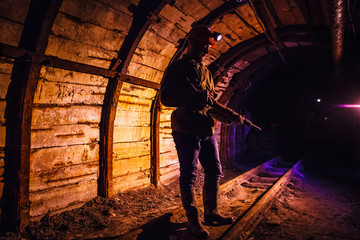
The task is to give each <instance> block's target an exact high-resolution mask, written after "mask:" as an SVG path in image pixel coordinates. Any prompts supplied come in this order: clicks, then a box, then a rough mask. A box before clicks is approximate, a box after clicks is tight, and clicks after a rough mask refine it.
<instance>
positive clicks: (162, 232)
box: [107, 157, 301, 240]
mask: <svg viewBox="0 0 360 240" xmlns="http://www.w3.org/2000/svg"><path fill="white" fill-rule="evenodd" d="M300 162H301V160H299V161H298V162H296V163H295V164H291V163H287V162H283V161H282V160H281V157H276V158H273V159H271V160H269V161H267V162H265V163H263V164H261V165H259V166H258V167H255V168H253V169H251V170H249V171H247V172H245V173H243V174H241V175H239V176H237V177H236V178H234V179H232V180H230V181H228V182H226V183H224V184H222V185H221V186H220V188H219V209H220V211H224V210H226V212H232V213H233V216H235V218H236V219H235V221H234V223H233V224H231V225H225V226H206V228H207V229H208V231H209V233H210V236H209V237H208V238H207V239H208V240H215V239H217V240H235V239H247V238H248V237H249V235H250V234H251V232H252V231H253V229H254V228H255V227H256V225H257V224H258V223H259V221H260V220H261V219H262V216H263V214H264V213H265V212H266V210H267V209H268V208H269V207H270V206H271V203H272V201H273V200H274V199H275V198H276V197H277V196H279V194H280V193H281V192H282V190H283V189H284V188H285V187H286V186H287V185H288V184H289V182H290V181H291V178H292V176H293V174H294V172H296V171H297V170H296V169H297V168H298V166H299V164H300ZM197 202H198V204H199V211H200V214H202V211H203V208H202V205H201V204H200V203H201V202H202V201H201V198H199V199H198V201H197ZM185 222H186V218H185V212H184V210H183V209H182V207H181V206H179V207H178V208H176V209H174V210H173V211H172V212H171V213H167V214H164V215H162V216H160V217H158V218H157V219H154V220H153V221H151V222H149V223H148V224H145V225H144V226H142V227H141V228H138V229H134V230H132V231H130V232H129V234H126V235H122V236H117V237H113V238H107V239H123V240H130V239H144V240H145V239H146V240H150V239H151V240H152V239H157V240H161V239H171V240H176V239H178V240H185V239H186V240H195V239H198V238H196V237H194V236H192V235H191V234H190V233H189V232H188V231H186V227H185Z"/></svg>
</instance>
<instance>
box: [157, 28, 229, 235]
mask: <svg viewBox="0 0 360 240" xmlns="http://www.w3.org/2000/svg"><path fill="white" fill-rule="evenodd" d="M220 38H221V35H220V34H218V33H216V32H213V31H212V30H211V29H210V28H209V27H208V26H204V25H198V26H195V27H193V28H192V29H191V30H190V32H189V33H188V34H187V35H186V38H185V40H184V42H183V43H182V46H181V48H180V47H179V50H178V52H179V51H180V55H182V56H181V57H179V59H177V60H175V61H173V62H171V63H170V64H169V66H168V68H167V69H166V71H165V74H164V77H163V80H162V82H161V89H160V91H161V94H160V96H161V102H162V104H163V105H165V106H168V107H176V110H175V111H174V112H173V113H172V115H171V128H172V136H173V139H174V142H175V145H176V150H177V154H178V158H179V163H180V192H181V201H182V204H183V207H184V209H185V211H186V216H187V218H188V230H189V231H190V232H191V233H192V234H193V235H195V236H197V237H201V238H206V237H208V235H209V233H208V231H207V230H206V229H205V228H204V226H203V225H202V223H201V221H200V218H199V212H198V209H197V205H196V200H195V189H194V182H195V178H196V170H197V168H198V161H200V163H201V165H202V167H203V169H204V173H205V179H204V186H203V203H204V222H205V224H206V225H212V224H215V223H216V224H218V225H225V224H231V223H232V221H233V220H232V218H231V217H225V216H222V215H221V214H220V213H219V211H218V207H217V205H218V204H217V197H218V189H219V180H220V177H221V176H222V167H221V162H220V158H219V150H218V144H217V142H216V140H215V136H214V125H215V124H214V119H213V118H212V117H211V116H210V115H209V113H208V110H209V109H210V108H211V106H212V103H213V101H214V83H213V78H212V75H211V73H210V71H209V69H208V68H207V67H205V66H204V65H203V64H202V60H203V58H204V56H205V55H206V54H207V53H208V51H209V48H210V47H213V46H214V43H215V41H218V40H220ZM182 53H184V54H182Z"/></svg>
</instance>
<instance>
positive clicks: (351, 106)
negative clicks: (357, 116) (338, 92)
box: [336, 104, 360, 108]
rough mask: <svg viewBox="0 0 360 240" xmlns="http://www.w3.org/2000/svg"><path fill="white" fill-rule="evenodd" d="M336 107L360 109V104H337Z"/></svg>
mask: <svg viewBox="0 0 360 240" xmlns="http://www.w3.org/2000/svg"><path fill="white" fill-rule="evenodd" d="M336 106H337V107H341V108H360V104H339V105H336Z"/></svg>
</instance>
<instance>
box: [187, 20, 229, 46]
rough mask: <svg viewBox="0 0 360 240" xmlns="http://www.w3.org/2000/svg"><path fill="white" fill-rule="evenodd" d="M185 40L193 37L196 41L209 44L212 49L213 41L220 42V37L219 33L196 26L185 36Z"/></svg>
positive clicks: (206, 27)
mask: <svg viewBox="0 0 360 240" xmlns="http://www.w3.org/2000/svg"><path fill="white" fill-rule="evenodd" d="M186 37H187V38H189V37H193V38H196V39H197V40H199V41H201V42H203V43H207V44H210V45H211V46H212V47H214V44H215V41H216V42H218V41H220V40H221V38H222V35H221V33H219V32H213V31H212V30H211V29H210V28H209V27H208V26H206V25H197V26H194V27H193V28H192V29H191V30H190V31H189V32H188V34H187V36H186Z"/></svg>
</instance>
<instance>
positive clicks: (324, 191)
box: [0, 168, 360, 240]
mask: <svg viewBox="0 0 360 240" xmlns="http://www.w3.org/2000/svg"><path fill="white" fill-rule="evenodd" d="M241 173H242V171H240V170H234V169H227V168H225V169H224V178H223V179H222V182H226V181H228V180H231V179H233V178H235V177H236V176H238V175H240V174H241ZM202 182H203V172H202V171H201V170H200V171H199V173H198V178H197V182H196V188H197V194H198V197H200V196H201V195H200V194H201V186H202ZM358 183H359V182H354V181H350V182H348V181H337V179H334V178H332V179H330V178H328V177H326V176H325V177H324V176H320V174H318V172H317V171H306V170H305V172H302V173H300V174H297V175H296V176H295V177H294V178H293V179H292V180H291V182H290V183H289V184H288V185H287V187H286V188H285V191H284V192H283V193H282V194H281V195H280V196H279V197H278V198H277V199H276V200H275V201H274V203H273V205H272V207H271V208H270V209H269V210H268V211H267V213H266V214H265V217H264V218H263V220H262V221H261V222H260V224H259V225H258V226H257V227H256V229H255V230H254V231H253V234H252V235H251V236H250V238H249V239H252V240H255V239H267V240H268V239H269V240H272V239H306V240H312V239H314V240H316V239H360V234H359V233H358V232H359V229H360V204H359V203H360V190H359V189H358ZM251 191H252V190H251ZM244 194H247V192H246V190H244V191H243V192H242V193H241V195H244ZM241 197H243V198H244V199H243V200H244V201H243V203H244V204H247V201H250V199H246V196H245V195H244V196H241ZM180 204H181V203H180V194H179V186H178V181H177V180H175V181H174V182H172V183H171V184H169V185H167V186H162V187H160V188H158V189H156V188H154V187H148V188H145V189H139V190H135V191H128V192H125V193H121V194H119V195H118V196H117V197H116V198H114V199H105V198H100V197H97V198H95V199H93V200H92V201H90V202H88V203H87V204H85V205H84V206H83V207H81V208H78V209H74V210H72V211H68V212H64V213H61V214H58V215H54V216H50V215H47V216H45V217H43V219H42V220H41V221H39V222H33V223H32V224H31V225H30V226H29V227H28V228H27V229H26V230H25V231H24V232H22V233H21V234H7V235H6V236H2V237H0V239H127V238H125V236H128V234H129V233H130V234H132V235H133V236H136V235H137V233H139V234H140V233H141V231H140V230H141V229H143V228H144V226H147V225H148V223H149V222H150V223H151V221H152V220H154V219H161V217H163V216H166V214H168V213H169V212H171V211H173V210H174V209H176V208H177V207H178V206H180ZM220 210H221V211H223V212H225V213H226V214H230V215H231V211H236V209H220ZM181 211H183V210H182V209H181ZM240 211H241V209H240ZM178 220H179V221H178V222H180V223H185V220H186V219H185V217H183V219H178ZM150 225H151V224H150ZM173 227H174V226H173ZM177 228H178V231H185V230H184V229H185V224H183V225H182V226H181V224H177ZM164 231H166V229H164ZM184 234H185V233H184ZM133 239H136V238H133ZM144 239H146V238H144ZM164 239H169V238H164ZM171 239H174V240H175V239H177V238H176V236H172V238H171Z"/></svg>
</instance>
